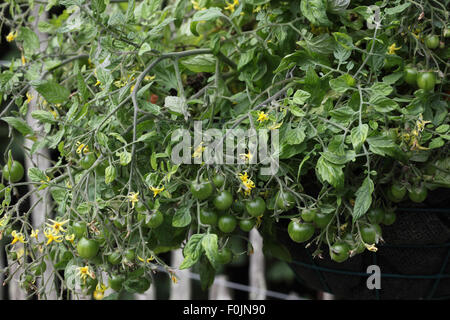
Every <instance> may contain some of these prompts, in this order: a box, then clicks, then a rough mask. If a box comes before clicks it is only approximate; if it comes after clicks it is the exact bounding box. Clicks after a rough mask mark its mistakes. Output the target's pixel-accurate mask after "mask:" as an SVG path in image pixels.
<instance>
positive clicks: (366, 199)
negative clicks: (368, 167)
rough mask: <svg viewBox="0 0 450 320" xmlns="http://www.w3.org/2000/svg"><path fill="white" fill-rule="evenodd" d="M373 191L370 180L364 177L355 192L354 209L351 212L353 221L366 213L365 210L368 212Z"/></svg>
mask: <svg viewBox="0 0 450 320" xmlns="http://www.w3.org/2000/svg"><path fill="white" fill-rule="evenodd" d="M373 190H374V184H373V181H372V179H370V177H366V178H365V179H364V182H363V183H362V185H361V186H360V187H359V189H358V191H356V200H355V207H354V208H353V212H352V216H353V220H357V219H359V218H360V217H362V216H363V215H364V214H365V213H366V212H367V210H369V208H370V205H371V204H372V192H373Z"/></svg>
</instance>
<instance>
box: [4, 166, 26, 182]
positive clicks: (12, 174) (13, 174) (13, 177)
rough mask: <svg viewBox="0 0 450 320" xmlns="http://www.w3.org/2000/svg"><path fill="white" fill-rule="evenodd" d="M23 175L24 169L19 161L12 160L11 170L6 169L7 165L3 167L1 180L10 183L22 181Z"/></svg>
mask: <svg viewBox="0 0 450 320" xmlns="http://www.w3.org/2000/svg"><path fill="white" fill-rule="evenodd" d="M23 175H24V169H23V166H22V164H21V163H20V162H19V161H16V160H14V161H13V162H12V163H11V168H8V164H6V165H5V166H4V167H3V178H4V179H5V180H8V181H11V182H12V183H15V182H19V181H20V180H22V178H23Z"/></svg>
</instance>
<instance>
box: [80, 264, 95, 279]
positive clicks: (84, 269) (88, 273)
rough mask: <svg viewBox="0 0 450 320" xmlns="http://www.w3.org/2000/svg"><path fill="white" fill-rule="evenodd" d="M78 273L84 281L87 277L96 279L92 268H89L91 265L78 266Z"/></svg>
mask: <svg viewBox="0 0 450 320" xmlns="http://www.w3.org/2000/svg"><path fill="white" fill-rule="evenodd" d="M77 274H78V275H79V276H80V278H81V279H83V281H86V278H87V277H91V278H92V279H95V274H94V273H93V272H92V271H91V270H89V266H84V267H78V272H77Z"/></svg>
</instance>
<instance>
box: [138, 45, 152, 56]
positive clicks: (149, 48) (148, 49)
mask: <svg viewBox="0 0 450 320" xmlns="http://www.w3.org/2000/svg"><path fill="white" fill-rule="evenodd" d="M150 50H152V48H151V47H150V45H149V44H148V43H147V42H144V44H143V45H142V46H141V48H140V49H139V52H138V55H139V56H142V55H143V54H144V53H146V52H148V51H150Z"/></svg>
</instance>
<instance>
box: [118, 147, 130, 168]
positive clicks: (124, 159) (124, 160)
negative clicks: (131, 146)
mask: <svg viewBox="0 0 450 320" xmlns="http://www.w3.org/2000/svg"><path fill="white" fill-rule="evenodd" d="M119 157H120V164H121V165H122V166H126V165H128V164H129V163H130V162H131V153H129V152H128V151H126V150H124V151H122V152H120V153H119Z"/></svg>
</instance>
